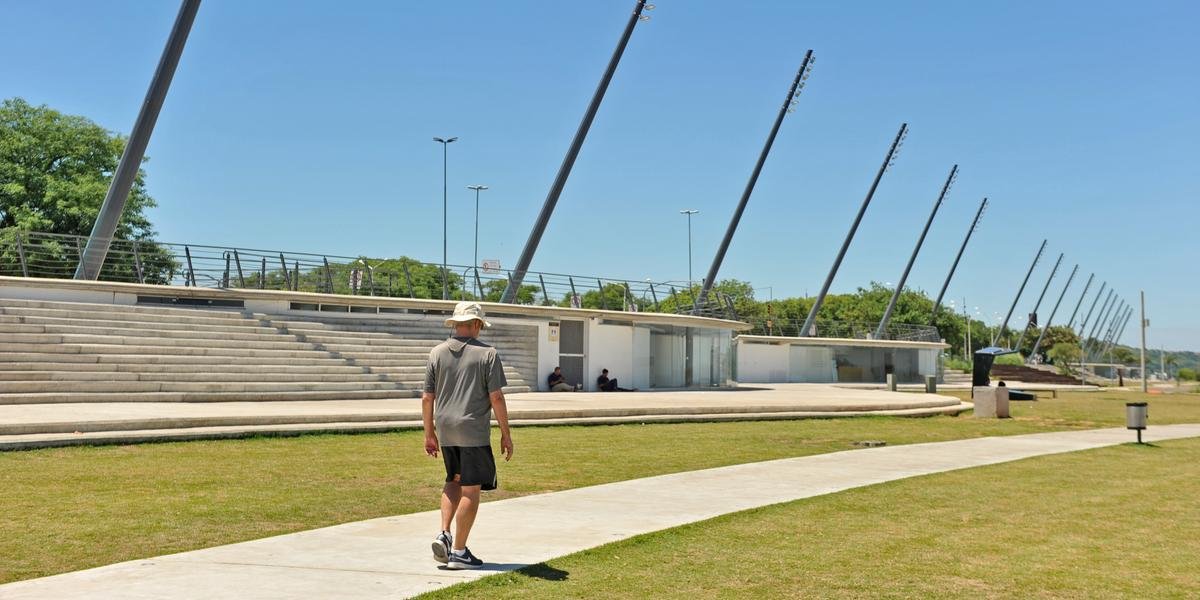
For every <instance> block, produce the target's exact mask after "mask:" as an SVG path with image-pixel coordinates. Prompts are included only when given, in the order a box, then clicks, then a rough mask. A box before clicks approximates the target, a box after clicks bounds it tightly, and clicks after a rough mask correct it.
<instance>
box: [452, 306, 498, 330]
mask: <svg viewBox="0 0 1200 600" xmlns="http://www.w3.org/2000/svg"><path fill="white" fill-rule="evenodd" d="M474 319H479V320H480V321H481V322H483V326H484V327H491V326H492V324H491V323H488V322H487V320H486V319H484V318H483V307H482V306H480V305H479V303H478V302H459V303H458V304H455V305H454V314H453V315H452V316H451V317H450V318H448V319H446V327H454V324H455V323H465V322H467V321H471V320H474Z"/></svg>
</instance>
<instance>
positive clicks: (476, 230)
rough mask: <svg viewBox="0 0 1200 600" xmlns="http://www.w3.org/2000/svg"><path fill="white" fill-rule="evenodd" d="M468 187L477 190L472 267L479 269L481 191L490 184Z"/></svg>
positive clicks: (476, 292) (476, 293) (477, 292)
mask: <svg viewBox="0 0 1200 600" xmlns="http://www.w3.org/2000/svg"><path fill="white" fill-rule="evenodd" d="M467 189H468V190H475V262H474V263H472V267H471V268H473V269H478V268H479V192H482V191H483V190H486V189H488V186H486V185H478V184H476V185H468V186H467ZM475 279H476V280H478V279H479V278H478V277H476V278H475ZM476 287H478V286H476ZM479 291H480V290H478V289H476V290H475V295H476V296H478V295H479Z"/></svg>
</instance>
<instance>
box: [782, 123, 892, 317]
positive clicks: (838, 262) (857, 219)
mask: <svg viewBox="0 0 1200 600" xmlns="http://www.w3.org/2000/svg"><path fill="white" fill-rule="evenodd" d="M907 136H908V123H901V124H900V131H897V132H896V137H895V139H893V140H892V146H891V147H890V148H888V151H887V156H885V157H883V164H882V165H880V166H879V172H878V173H876V174H875V180H874V181H872V182H871V189H869V190H867V197H866V198H863V202H862V206H860V207H858V214H857V215H855V216H854V222H853V223H852V224H851V225H850V232H849V233H847V234H846V239H844V240H842V247H841V249H839V250H838V254H837V258H835V259H833V266H832V267H831V268H830V269H829V275H826V276H825V283H824V284H822V285H821V292H820V293H819V294H817V299H816V301H815V302H813V305H812V309H810V310H809V311H808V317H807V318H805V319H804V325H803V326H802V327H801V328H800V333H799V335H800V337H808V336H809V332H811V331H812V326H813V321H816V319H817V311H819V310H821V304H823V303H824V302H825V295H826V294H828V293H829V286H830V284H832V283H833V277H834V276H835V275H837V272H838V268H839V267H841V266H842V259H843V258H845V257H846V249H847V248H849V247H850V241H851V240H853V239H854V233H855V232H856V231H858V224H859V223H861V222H862V218H863V214H864V213H866V212H867V206H869V205H870V204H871V198H873V197H874V196H875V190H876V189H877V188H878V187H879V181H880V180H881V179H883V173H884V172H885V171H887V170H888V169H889V168H891V167H892V165H894V164H896V162H895V161H896V154H897V153H898V152H899V150H900V147H901V146H903V145H904V138H905V137H907Z"/></svg>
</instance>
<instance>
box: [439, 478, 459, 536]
mask: <svg viewBox="0 0 1200 600" xmlns="http://www.w3.org/2000/svg"><path fill="white" fill-rule="evenodd" d="M455 479H457V476H456V477H455ZM461 499H462V486H461V485H459V483H458V482H457V481H447V482H446V485H444V486H442V531H450V521H451V519H453V518H454V513H455V512H456V511H457V510H458V502H459V500H461Z"/></svg>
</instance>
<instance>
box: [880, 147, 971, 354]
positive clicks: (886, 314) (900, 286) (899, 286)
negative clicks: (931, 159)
mask: <svg viewBox="0 0 1200 600" xmlns="http://www.w3.org/2000/svg"><path fill="white" fill-rule="evenodd" d="M957 177H958V165H954V166H953V167H951V168H950V175H949V176H947V177H946V183H945V185H943V186H942V193H940V194H938V197H937V201H936V202H934V203H933V210H931V211H929V218H928V219H926V220H925V228H924V229H922V230H921V237H919V238H917V246H916V247H915V248H913V251H912V256H910V257H908V264H907V265H904V273H902V274H901V275H900V280H899V281H897V282H896V291H894V292H892V299H891V300H889V301H888V305H887V309H886V310H884V311H883V318H882V319H879V327H877V328H876V329H875V339H877V340H881V339H883V332H884V330H885V329H887V324H888V321H890V320H891V319H892V311H893V310H895V309H896V302H897V301H898V300H900V292H903V291H904V282H905V281H908V273H909V271H911V270H912V266H913V263H914V262H916V261H917V253H919V252H920V251H921V245H923V244H924V243H925V236H926V235H927V234H928V233H929V226H930V225H932V224H933V218H934V217H935V216H937V212H938V209H939V208H941V207H942V201H943V200H945V199H946V194H948V193H949V192H950V186H952V185H954V180H955V179H956V178H957Z"/></svg>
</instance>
